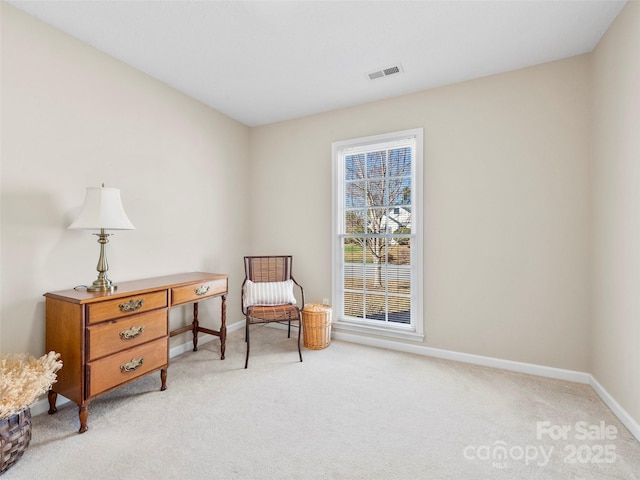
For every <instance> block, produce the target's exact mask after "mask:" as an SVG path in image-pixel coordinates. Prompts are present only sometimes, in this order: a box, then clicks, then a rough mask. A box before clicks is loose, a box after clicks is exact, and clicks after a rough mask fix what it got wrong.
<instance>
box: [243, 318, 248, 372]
mask: <svg viewBox="0 0 640 480" xmlns="http://www.w3.org/2000/svg"><path fill="white" fill-rule="evenodd" d="M244 338H245V341H246V342H247V356H246V358H245V359H244V368H247V366H248V365H249V319H247V326H246V330H245V333H244Z"/></svg>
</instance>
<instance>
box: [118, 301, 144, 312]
mask: <svg viewBox="0 0 640 480" xmlns="http://www.w3.org/2000/svg"><path fill="white" fill-rule="evenodd" d="M142 305H144V298H141V299H140V300H133V299H132V300H129V301H128V302H126V303H121V304H120V305H118V306H119V307H120V311H121V312H135V311H136V310H137V309H139V308H140V307H141V306H142Z"/></svg>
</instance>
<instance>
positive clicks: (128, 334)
mask: <svg viewBox="0 0 640 480" xmlns="http://www.w3.org/2000/svg"><path fill="white" fill-rule="evenodd" d="M142 332H144V325H140V326H139V327H131V328H130V329H129V330H123V331H121V332H120V338H121V339H122V340H130V339H132V338H136V337H139V336H140V334H141V333H142Z"/></svg>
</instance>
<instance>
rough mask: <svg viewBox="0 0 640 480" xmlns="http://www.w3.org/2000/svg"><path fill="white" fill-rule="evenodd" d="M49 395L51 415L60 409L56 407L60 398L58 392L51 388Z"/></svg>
mask: <svg viewBox="0 0 640 480" xmlns="http://www.w3.org/2000/svg"><path fill="white" fill-rule="evenodd" d="M47 397H48V398H49V415H53V414H54V413H56V412H57V411H58V408H57V407H56V400H57V399H58V394H57V393H56V392H54V391H53V390H49V393H48V395H47Z"/></svg>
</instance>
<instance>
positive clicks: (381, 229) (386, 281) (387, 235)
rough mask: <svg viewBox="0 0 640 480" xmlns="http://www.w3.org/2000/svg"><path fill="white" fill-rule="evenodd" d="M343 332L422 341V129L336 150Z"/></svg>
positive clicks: (337, 283) (336, 267) (337, 279)
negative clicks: (415, 337) (406, 335)
mask: <svg viewBox="0 0 640 480" xmlns="http://www.w3.org/2000/svg"><path fill="white" fill-rule="evenodd" d="M333 162H334V163H333V177H334V178H333V187H334V188H333V195H334V208H333V215H334V217H333V219H334V221H333V225H334V231H333V248H332V252H333V298H334V304H335V305H334V307H335V310H336V314H337V318H336V320H337V325H340V324H342V325H351V326H353V327H356V328H357V327H360V328H361V329H365V330H366V329H367V328H369V329H375V330H379V331H380V330H386V331H391V332H393V331H395V332H400V333H402V332H405V333H410V332H414V333H417V334H421V333H422V330H423V327H422V325H423V320H422V314H421V312H422V291H421V290H422V289H421V285H422V236H421V232H422V228H421V218H422V188H421V180H422V176H421V172H422V129H415V130H408V131H403V132H396V133H390V134H385V135H377V136H375V137H367V138H359V139H354V140H347V141H341V142H334V143H333Z"/></svg>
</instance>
